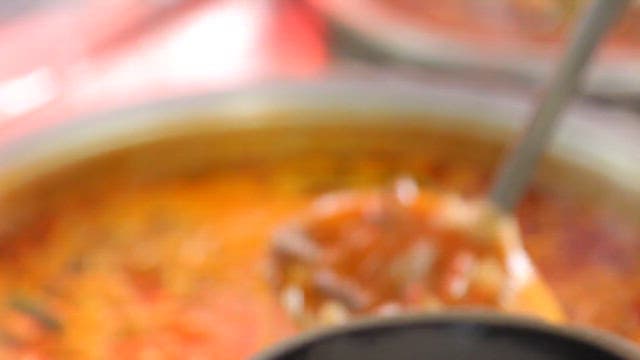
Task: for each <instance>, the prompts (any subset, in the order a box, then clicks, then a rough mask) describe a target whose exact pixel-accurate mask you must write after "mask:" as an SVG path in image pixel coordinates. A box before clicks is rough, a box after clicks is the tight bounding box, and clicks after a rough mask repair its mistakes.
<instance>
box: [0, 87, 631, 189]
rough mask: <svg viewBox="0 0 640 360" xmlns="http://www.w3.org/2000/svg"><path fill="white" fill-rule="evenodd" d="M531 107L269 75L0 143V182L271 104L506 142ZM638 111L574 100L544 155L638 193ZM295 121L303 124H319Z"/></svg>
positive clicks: (479, 96) (499, 94) (429, 90)
mask: <svg viewBox="0 0 640 360" xmlns="http://www.w3.org/2000/svg"><path fill="white" fill-rule="evenodd" d="M531 105H532V103H531V100H530V99H529V98H528V96H527V95H526V94H524V95H523V94H517V93H509V92H506V91H499V90H495V89H487V91H482V92H480V91H478V89H473V88H469V87H467V86H464V85H463V84H427V83H424V82H414V81H407V80H401V79H394V78H373V79H366V80H363V79H345V78H337V79H322V80H311V81H276V82H267V83H263V84H259V85H252V86H248V87H244V88H239V89H235V90H228V91H214V92H208V93H204V94H197V95H192V96H182V97H176V98H170V99H165V100H159V101H152V102H148V103H146V104H142V105H135V106H130V107H127V108H123V109H117V110H112V111H106V112H101V113H97V114H93V115H89V116H82V117H78V118H75V119H71V120H70V121H68V122H64V123H62V124H56V125H54V126H52V127H50V128H46V129H42V130H38V131H35V132H33V133H31V134H28V135H26V136H24V137H22V138H20V139H17V140H15V141H13V142H11V143H8V144H6V145H5V146H3V147H2V148H0V185H4V186H3V188H7V187H11V186H12V185H15V182H20V181H22V180H21V179H23V178H24V176H25V174H28V176H34V175H35V176H37V175H38V174H41V173H44V172H46V171H48V170H51V169H54V168H59V167H60V166H61V165H63V164H65V163H73V162H76V161H79V160H82V159H86V158H89V157H91V156H95V155H98V154H101V153H105V152H108V151H110V150H115V149H118V148H121V147H125V146H130V145H135V144H139V143H143V142H147V141H152V140H154V139H160V138H163V137H166V136H167V135H176V134H178V135H179V134H181V133H184V132H188V131H189V129H191V130H194V129H202V127H203V126H204V127H207V128H212V127H215V128H216V129H217V130H220V131H222V130H230V129H251V128H255V127H261V126H266V125H268V123H266V122H265V121H263V120H261V119H260V116H259V115H260V114H263V115H264V114H268V113H270V112H274V111H277V112H280V113H282V112H289V113H291V112H296V111H325V112H327V113H334V114H335V113H345V112H346V113H351V114H358V115H367V114H370V115H379V114H385V115H391V114H398V115H411V116H416V115H423V116H424V115H430V117H429V119H428V121H424V123H425V124H428V125H429V127H432V128H440V129H446V130H451V129H455V130H457V131H461V132H468V131H470V130H476V131H480V132H481V135H482V136H484V137H487V138H491V139H493V140H498V141H504V140H505V139H506V138H509V137H512V136H514V134H516V133H517V132H518V129H519V128H521V127H522V125H523V124H524V123H525V120H526V117H527V114H528V111H529V109H530V108H531ZM327 109H330V110H329V111H327ZM440 116H442V118H439V117H440ZM359 117H363V116H359ZM212 118H215V119H212ZM356 118H358V117H356ZM639 118H640V116H639V115H638V114H635V113H632V112H629V111H626V110H623V109H619V108H608V107H604V106H596V105H594V104H592V103H588V102H585V101H575V102H574V104H573V105H572V106H570V108H569V109H568V110H567V111H566V113H565V120H564V121H563V122H562V123H561V124H560V127H559V130H558V134H557V137H556V139H554V141H552V144H551V145H550V149H549V154H551V156H553V157H555V158H559V159H562V160H564V161H569V162H571V163H574V164H576V165H579V166H582V167H586V168H594V169H599V171H600V172H601V173H603V174H622V175H620V176H616V177H615V178H614V179H613V180H615V182H616V185H617V186H622V188H624V189H625V190H631V191H634V192H640V189H639V187H638V184H640V143H638V142H637V141H636V140H635V139H638V138H640V121H639ZM454 119H455V120H454ZM603 119H606V121H603ZM298 120H299V123H300V124H306V125H309V124H312V123H313V122H317V121H318V120H317V119H315V118H314V119H311V120H309V119H306V118H304V117H301V118H300V119H298ZM354 121H355V120H354ZM360 121H362V120H360ZM365 122H366V121H365ZM61 163H62V164H61Z"/></svg>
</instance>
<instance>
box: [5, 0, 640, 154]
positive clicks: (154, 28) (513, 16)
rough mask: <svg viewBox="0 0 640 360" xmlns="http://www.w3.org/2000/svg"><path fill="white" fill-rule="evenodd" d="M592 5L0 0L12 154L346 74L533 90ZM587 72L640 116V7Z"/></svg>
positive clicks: (521, 0)
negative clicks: (173, 100) (214, 93)
mask: <svg viewBox="0 0 640 360" xmlns="http://www.w3.org/2000/svg"><path fill="white" fill-rule="evenodd" d="M586 4H587V1H583V0H450V1H435V0H350V1H344V0H247V1H242V0H235V1H230V0H12V1H2V2H0V145H1V144H2V143H3V142H6V141H10V140H11V139H15V138H16V137H19V136H22V135H24V134H25V133H27V132H29V131H33V130H35V129H38V128H41V127H46V126H48V125H51V124H53V123H55V122H60V121H64V119H68V118H71V117H75V116H79V115H82V114H86V113H90V112H94V111H98V110H102V109H106V108H113V107H119V106H124V105H129V104H134V103H140V102H144V101H147V100H149V99H157V98H164V97H171V96H175V95H180V94H187V93H197V92H202V91H205V90H211V89H214V90H219V89H228V88H233V87H238V86H242V85H247V84H249V83H252V82H264V81H273V80H281V79H314V78H319V77H329V76H341V75H347V76H352V77H358V76H368V77H370V76H380V77H385V76H393V77H400V78H403V77H404V78H407V79H412V80H416V79H418V80H421V81H430V82H456V83H459V82H462V83H464V84H468V86H469V87H470V88H476V89H478V91H482V89H486V88H487V87H492V88H498V89H503V90H504V91H505V92H530V91H535V89H536V88H537V86H539V84H540V81H539V80H540V79H541V77H542V76H543V75H544V74H546V73H547V72H548V71H549V70H550V69H551V65H552V64H553V62H554V60H555V59H556V58H557V57H558V56H559V54H560V50H561V49H562V45H563V44H564V43H565V41H566V39H567V36H568V33H569V30H570V28H571V25H572V24H573V22H574V20H575V18H576V17H577V16H578V15H579V14H580V11H581V10H582V9H583V8H584V6H585V5H586ZM602 50H603V51H601V52H600V53H599V57H598V61H597V66H594V67H593V69H592V71H591V72H590V74H589V79H588V83H587V86H586V88H585V90H584V96H585V97H586V98H588V99H589V100H591V101H595V102H606V103H613V104H617V105H619V106H621V107H626V108H631V109H635V110H638V109H640V2H638V1H636V2H634V3H633V6H632V8H631V9H630V10H629V11H628V13H627V14H626V17H625V18H624V19H623V21H622V22H621V23H620V24H619V25H618V26H617V28H616V29H615V31H614V32H613V33H612V34H611V35H610V36H609V38H608V40H607V42H606V44H605V46H604V49H602Z"/></svg>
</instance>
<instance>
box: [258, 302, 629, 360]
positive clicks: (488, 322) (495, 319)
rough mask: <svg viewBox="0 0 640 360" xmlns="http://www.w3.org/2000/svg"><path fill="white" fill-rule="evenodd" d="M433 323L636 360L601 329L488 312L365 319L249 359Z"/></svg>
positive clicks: (296, 338)
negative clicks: (538, 337) (517, 333)
mask: <svg viewBox="0 0 640 360" xmlns="http://www.w3.org/2000/svg"><path fill="white" fill-rule="evenodd" d="M436 323H473V324H479V325H484V326H499V327H509V328H517V329H522V330H529V331H535V332H542V333H546V334H549V335H554V336H557V337H560V338H563V339H565V340H569V341H577V342H580V343H584V344H587V345H591V346H594V347H596V348H600V349H602V350H604V351H605V352H607V353H611V354H612V355H615V356H619V357H620V358H622V359H640V349H639V348H637V347H636V346H635V345H633V344H632V343H630V342H629V341H627V340H625V339H622V338H621V337H619V336H616V335H613V334H611V333H608V332H605V331H603V330H599V329H595V328H586V327H576V326H562V327H561V326H556V325H553V324H550V323H547V322H544V321H542V320H539V319H536V318H532V317H524V316H515V315H511V314H503V313H497V312H489V311H482V312H481V311H445V312H438V313H429V314H427V313H410V314H403V315H397V316H389V317H368V318H364V319H361V320H357V321H354V322H350V323H348V324H344V325H340V326H333V327H328V328H321V329H316V330H311V331H307V332H303V333H302V334H300V335H297V336H294V337H292V338H288V339H285V340H283V341H281V342H279V343H276V344H275V345H273V346H271V347H269V348H267V349H266V350H263V351H262V352H260V353H258V354H257V355H254V356H253V357H252V360H272V359H277V358H278V357H279V356H282V355H283V354H285V353H287V352H289V351H292V350H294V349H296V348H300V347H303V346H305V345H306V344H309V343H311V342H313V341H316V340H319V339H325V338H330V337H333V336H338V335H343V334H347V333H353V332H358V331H360V330H364V329H367V328H370V329H374V328H378V329H379V328H386V327H396V326H407V325H420V324H424V325H427V324H436Z"/></svg>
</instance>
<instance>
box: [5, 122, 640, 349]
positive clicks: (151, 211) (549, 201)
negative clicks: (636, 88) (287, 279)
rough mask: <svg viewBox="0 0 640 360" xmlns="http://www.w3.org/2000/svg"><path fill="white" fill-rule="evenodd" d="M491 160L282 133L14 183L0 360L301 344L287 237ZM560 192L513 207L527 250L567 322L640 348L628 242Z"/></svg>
mask: <svg viewBox="0 0 640 360" xmlns="http://www.w3.org/2000/svg"><path fill="white" fill-rule="evenodd" d="M356 134H357V136H355V135H356ZM499 152H500V147H499V146H497V145H495V144H491V143H486V142H483V141H480V140H478V139H475V138H473V137H460V136H455V135H453V134H442V133H434V132H429V131H425V130H420V129H411V128H403V129H395V130H389V129H378V130H376V129H374V128H349V127H346V126H340V127H330V126H325V127H323V128H322V129H321V130H318V129H311V128H304V127H301V128H297V129H296V128H281V129H271V130H256V131H252V132H250V131H244V132H243V131H239V132H237V133H233V132H227V133H225V134H224V135H223V136H221V135H215V134H210V135H198V136H193V137H190V138H181V139H169V140H166V141H161V142H158V143H154V144H146V145H140V146H137V147H133V148H129V149H125V150H120V151H115V152H113V153H110V154H106V155H102V156H100V157H97V158H94V159H91V160H89V161H85V162H81V163H79V164H76V165H73V166H68V167H66V168H64V169H62V170H59V171H57V172H54V173H51V174H49V175H47V176H43V177H40V178H38V179H37V180H34V181H31V182H29V183H25V185H24V186H23V187H22V188H21V189H18V190H16V191H15V192H13V193H11V194H8V195H6V196H5V202H4V207H2V208H1V209H0V212H2V215H3V216H2V219H3V220H2V221H1V222H0V299H2V303H1V304H0V358H16V359H18V358H25V359H26V358H29V359H97V358H120V359H155V358H170V359H171V358H176V359H177V358H194V359H195V358H216V359H244V358H246V357H247V356H250V355H251V354H254V353H255V352H257V351H259V350H262V349H263V348H264V347H265V346H268V345H269V344H272V343H273V342H275V341H278V340H280V339H282V338H285V337H287V336H291V335H293V334H295V333H296V332H299V331H300V330H301V328H299V323H298V322H296V321H295V319H293V318H292V317H290V316H289V314H288V313H287V312H286V311H285V308H284V306H283V304H282V299H281V297H280V296H279V292H278V289H277V286H275V285H274V283H273V281H272V278H271V275H272V274H270V272H271V271H273V268H272V267H271V266H270V262H271V260H272V258H271V256H272V253H273V252H272V245H273V244H272V237H273V234H274V232H275V231H276V229H278V228H279V227H280V226H282V224H285V223H287V222H289V221H290V220H291V219H293V218H295V217H296V216H298V215H299V214H300V213H302V212H303V211H305V209H307V208H308V206H309V204H310V203H311V202H313V201H314V200H315V199H317V197H318V196H322V195H323V194H326V193H328V192H333V191H342V190H354V189H355V190H368V189H377V188H379V187H382V186H385V185H386V184H389V183H391V182H393V181H394V180H395V179H397V178H398V176H409V177H411V178H412V179H414V180H415V182H416V184H417V186H419V187H421V188H425V189H426V188H429V189H434V188H436V189H444V190H449V191H457V192H460V193H461V194H462V195H463V196H465V197H470V196H478V195H481V194H483V193H484V191H485V188H486V186H487V184H488V181H489V178H490V174H491V172H492V167H493V166H494V164H495V160H496V155H497V154H498V153H499ZM563 166H564V165H561V164H560V165H558V164H553V163H552V162H551V163H549V164H548V166H547V167H546V168H545V169H543V174H544V173H545V171H546V172H547V173H550V172H551V171H552V170H553V169H555V170H553V171H559V170H557V169H559V168H561V167H563ZM569 170H570V171H568V172H567V173H571V174H575V176H577V177H578V178H581V179H589V176H591V177H594V176H593V174H591V175H588V174H586V173H584V172H580V171H579V170H576V169H569ZM561 180H562V181H559V182H558V183H557V184H552V183H549V182H539V183H538V184H536V185H535V186H534V187H533V189H532V191H531V192H530V193H529V195H528V196H527V198H526V200H525V201H524V203H523V204H522V206H521V207H520V208H519V210H518V217H519V221H520V225H521V229H522V232H523V237H524V241H525V245H526V247H527V249H528V250H529V252H530V254H531V257H532V258H533V260H534V262H535V263H536V264H537V266H538V268H539V270H540V272H541V273H542V274H543V275H544V276H545V279H546V280H547V281H548V282H549V284H550V285H551V287H552V288H553V290H554V291H555V293H556V295H557V296H558V298H559V299H560V301H561V303H562V304H563V306H564V310H565V311H566V312H567V315H568V317H569V320H570V322H571V323H574V324H583V325H592V326H597V327H600V328H604V329H608V330H611V331H613V332H616V333H618V334H621V335H623V336H626V337H628V338H631V339H634V340H637V341H640V297H639V296H640V263H639V260H640V227H638V225H637V224H636V223H634V222H633V221H632V220H633V219H632V218H630V217H628V216H627V215H625V214H626V213H625V211H623V209H622V208H621V207H618V206H617V205H615V203H612V202H607V201H604V200H602V199H598V198H594V197H593V196H587V195H588V194H589V193H590V192H591V191H580V190H579V189H578V188H576V187H575V186H570V185H571V184H573V183H574V182H573V180H575V178H572V177H571V176H567V177H563V179H561ZM563 181H564V185H563ZM584 182H585V183H588V182H589V181H588V180H584ZM603 189H604V188H603ZM606 192H607V191H605V190H603V191H601V193H606ZM418 310H424V311H438V308H437V307H436V308H429V307H425V308H419V309H418Z"/></svg>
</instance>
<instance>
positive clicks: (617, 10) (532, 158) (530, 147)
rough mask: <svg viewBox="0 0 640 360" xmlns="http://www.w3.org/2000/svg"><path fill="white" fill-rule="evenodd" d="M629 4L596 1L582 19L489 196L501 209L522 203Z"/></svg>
mask: <svg viewBox="0 0 640 360" xmlns="http://www.w3.org/2000/svg"><path fill="white" fill-rule="evenodd" d="M628 3H629V1H628V0H594V1H593V2H592V3H591V5H590V6H589V8H588V10H587V12H586V14H585V15H584V16H583V17H582V19H581V21H580V23H579V24H578V26H577V27H576V30H575V33H574V36H573V39H572V40H571V42H570V44H569V47H568V50H567V52H566V54H565V56H564V58H563V59H562V61H561V63H560V64H559V66H558V68H557V69H556V72H555V74H554V76H553V77H552V78H550V79H549V80H550V81H549V83H548V84H547V87H546V91H545V92H544V93H543V95H542V98H541V100H540V103H539V104H538V106H537V107H536V108H535V110H534V112H533V117H532V119H531V121H530V123H529V126H528V128H527V129H526V131H525V133H524V136H523V137H522V138H521V140H520V142H518V143H517V144H516V146H515V147H514V148H513V150H512V151H511V152H510V153H509V154H508V155H507V157H506V159H505V161H504V163H503V164H502V167H501V168H500V169H499V170H498V173H497V176H496V178H495V180H494V183H493V186H492V188H491V192H490V194H489V197H490V199H491V200H492V201H493V203H494V204H496V205H497V206H498V207H499V208H500V209H501V210H503V211H505V212H511V211H513V209H514V208H515V207H516V206H517V205H518V203H519V202H520V199H521V198H522V196H523V194H524V192H525V191H526V189H527V185H528V184H529V182H530V178H531V176H532V175H533V173H534V171H535V169H536V165H537V163H538V161H539V159H540V157H541V155H542V153H543V151H544V148H545V147H546V145H547V143H548V142H549V139H550V138H551V136H552V135H553V130H554V129H555V125H556V124H557V123H558V120H559V119H560V116H559V115H560V113H561V112H562V110H563V109H564V108H565V107H566V105H567V103H568V102H569V100H570V99H571V97H572V96H573V94H574V93H575V92H576V89H577V88H578V85H579V82H580V78H581V74H582V73H583V70H584V68H585V67H586V65H587V64H588V62H589V60H590V59H591V57H592V56H591V55H592V54H593V51H594V49H595V48H596V47H597V45H598V44H599V43H600V40H602V37H603V35H604V34H605V33H606V32H607V30H608V29H609V28H610V27H611V25H612V24H613V23H614V22H615V20H616V19H617V18H618V17H619V16H620V14H621V13H622V12H623V10H624V9H625V7H626V6H627V4H628Z"/></svg>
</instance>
